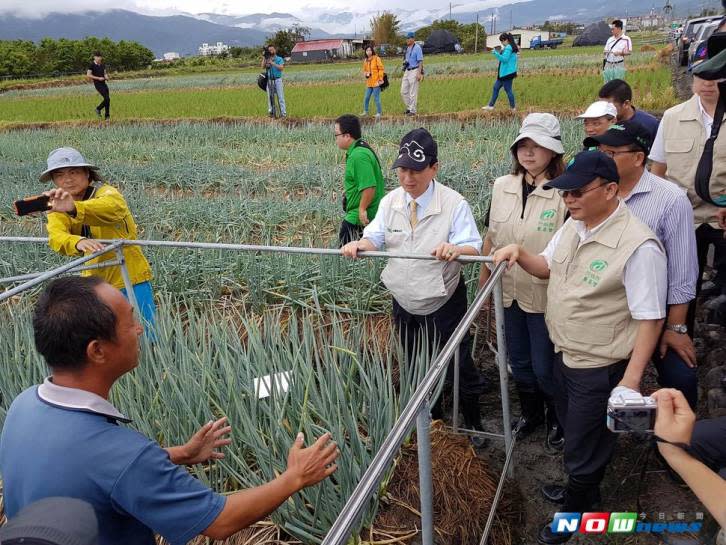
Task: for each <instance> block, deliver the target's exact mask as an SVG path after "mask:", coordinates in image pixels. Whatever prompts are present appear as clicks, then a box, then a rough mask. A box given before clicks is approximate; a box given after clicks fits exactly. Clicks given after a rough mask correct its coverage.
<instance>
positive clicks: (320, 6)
mask: <svg viewBox="0 0 726 545" xmlns="http://www.w3.org/2000/svg"><path fill="white" fill-rule="evenodd" d="M502 3H503V2H502V1H501V0H460V1H459V2H454V8H453V10H454V11H476V10H481V9H486V8H487V7H491V6H497V5H501V4H502ZM61 4H62V5H61ZM265 4H266V5H267V6H270V7H265V8H262V9H261V8H260V6H261V5H262V4H261V3H259V2H255V1H251V0H242V1H239V0H238V1H234V0H64V1H63V2H62V3H59V2H58V0H30V1H28V0H0V13H13V14H18V15H22V16H25V17H29V16H30V17H32V16H37V17H42V16H44V15H46V14H47V13H49V12H52V11H62V12H64V13H69V12H78V11H87V10H106V9H113V8H115V9H128V10H131V11H138V12H140V13H146V14H149V15H170V14H174V13H203V12H212V13H222V14H227V15H247V14H250V13H259V12H260V11H264V12H270V11H273V10H274V11H278V12H286V13H292V14H294V15H298V14H304V13H310V12H311V11H322V10H325V11H335V10H340V11H353V12H356V11H366V12H370V11H375V10H378V9H380V10H383V9H389V10H396V9H408V10H410V9H412V6H415V7H416V8H417V9H437V8H439V9H448V7H449V2H448V1H445V0H416V2H414V3H413V4H412V2H411V0H365V2H363V3H361V2H360V1H359V0H303V1H299V0H298V1H295V0H274V1H272V2H269V3H265ZM471 8H473V9H471Z"/></svg>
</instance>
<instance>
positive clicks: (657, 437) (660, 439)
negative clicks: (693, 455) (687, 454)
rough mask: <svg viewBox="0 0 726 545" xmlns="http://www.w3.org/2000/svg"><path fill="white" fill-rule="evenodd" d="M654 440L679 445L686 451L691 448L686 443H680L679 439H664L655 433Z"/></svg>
mask: <svg viewBox="0 0 726 545" xmlns="http://www.w3.org/2000/svg"><path fill="white" fill-rule="evenodd" d="M653 442H654V443H665V444H666V445H673V446H674V447H678V448H680V449H683V450H685V451H688V448H689V446H688V445H686V444H685V443H679V442H677V441H668V440H667V439H663V438H662V437H659V436H658V435H656V434H653Z"/></svg>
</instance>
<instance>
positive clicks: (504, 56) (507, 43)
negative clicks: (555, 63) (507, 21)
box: [482, 32, 519, 111]
mask: <svg viewBox="0 0 726 545" xmlns="http://www.w3.org/2000/svg"><path fill="white" fill-rule="evenodd" d="M499 41H500V42H501V44H502V46H501V48H495V49H493V50H492V54H493V55H494V56H495V57H496V58H497V59H498V60H499V68H497V79H496V81H495V82H494V89H493V90H492V98H491V99H490V100H489V104H487V105H486V106H484V107H482V110H493V109H494V104H496V102H497V98H499V91H500V90H501V89H502V88H504V92H505V93H507V98H508V99H509V107H510V108H511V109H512V111H515V110H516V104H515V103H514V91H513V90H512V83H514V78H516V77H517V63H518V60H517V57H518V53H519V46H517V42H515V41H514V37H513V36H512V35H511V34H508V33H507V32H505V33H503V34H500V35H499ZM498 49H501V51H498Z"/></svg>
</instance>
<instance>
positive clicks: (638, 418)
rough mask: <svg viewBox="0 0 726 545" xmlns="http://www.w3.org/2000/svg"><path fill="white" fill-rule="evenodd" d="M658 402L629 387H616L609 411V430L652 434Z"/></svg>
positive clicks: (609, 403)
mask: <svg viewBox="0 0 726 545" xmlns="http://www.w3.org/2000/svg"><path fill="white" fill-rule="evenodd" d="M655 408H656V402H655V399H653V398H652V397H650V396H643V395H642V394H641V393H640V392H638V391H636V390H633V389H632V388H628V387H627V386H616V387H615V388H613V391H612V392H611V393H610V399H608V409H607V426H608V429H609V430H610V431H612V432H615V433H628V432H635V431H637V432H652V431H653V428H654V425H655Z"/></svg>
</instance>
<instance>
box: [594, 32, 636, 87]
mask: <svg viewBox="0 0 726 545" xmlns="http://www.w3.org/2000/svg"><path fill="white" fill-rule="evenodd" d="M610 31H611V32H612V33H613V35H612V36H610V37H609V38H608V41H607V42H606V43H605V49H604V50H603V55H604V59H603V63H602V77H603V79H604V80H605V83H607V82H608V81H610V80H614V79H625V57H627V56H628V55H631V54H632V53H633V42H632V41H631V40H630V38H629V37H627V36H626V35H625V32H624V31H623V22H622V21H621V20H620V19H615V20H614V21H613V22H612V24H611V25H610Z"/></svg>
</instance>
